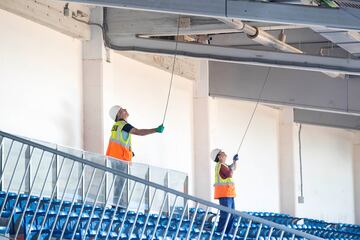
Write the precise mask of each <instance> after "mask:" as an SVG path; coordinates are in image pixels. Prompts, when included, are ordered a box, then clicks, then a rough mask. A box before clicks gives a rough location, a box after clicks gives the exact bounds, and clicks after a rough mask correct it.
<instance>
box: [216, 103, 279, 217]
mask: <svg viewBox="0 0 360 240" xmlns="http://www.w3.org/2000/svg"><path fill="white" fill-rule="evenodd" d="M254 107H255V103H248V102H240V101H235V100H228V99H221V98H215V99H213V100H212V101H211V106H210V109H211V119H210V128H211V129H210V131H211V147H212V148H221V149H224V151H225V152H226V153H227V155H228V163H231V162H232V157H233V155H234V154H235V153H236V151H237V149H238V146H239V144H240V142H241V138H242V136H243V134H244V132H245V129H246V126H247V123H248V121H249V119H250V116H251V114H252V111H253V110H254ZM277 139H278V111H277V110H274V109H271V108H268V107H264V106H259V107H258V109H257V111H256V114H255V116H254V119H253V121H252V124H251V126H250V128H249V131H248V133H247V136H246V138H245V141H244V143H243V145H242V148H241V150H240V153H239V158H240V160H239V161H238V169H237V171H236V173H235V174H234V181H235V183H236V191H237V197H236V202H235V205H236V208H237V209H239V210H246V211H273V212H278V211H279V201H280V200H279V195H280V193H279V166H278V164H279V163H278V159H279V157H278V141H277ZM214 166H215V164H213V168H214ZM213 174H214V173H213ZM212 179H213V178H212Z"/></svg>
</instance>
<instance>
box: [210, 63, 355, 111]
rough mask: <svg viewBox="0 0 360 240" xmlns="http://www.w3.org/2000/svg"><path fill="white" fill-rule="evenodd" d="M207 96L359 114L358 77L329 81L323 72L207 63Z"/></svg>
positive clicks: (330, 79) (331, 79) (329, 78)
mask: <svg viewBox="0 0 360 240" xmlns="http://www.w3.org/2000/svg"><path fill="white" fill-rule="evenodd" d="M209 71H210V75H209V81H210V95H211V96H222V97H228V98H237V99H243V100H249V101H258V99H259V95H260V91H261V88H262V86H263V84H264V81H265V80H266V78H267V75H268V74H269V75H268V78H267V82H266V84H265V87H264V90H263V92H262V94H261V96H260V101H261V102H265V103H272V104H279V105H288V106H295V107H300V108H306V109H313V110H324V111H333V112H342V113H355V114H359V113H360V94H359V93H360V78H349V79H348V78H345V79H343V78H331V77H328V76H326V75H325V74H322V73H315V72H309V71H299V70H289V69H280V68H271V69H270V70H269V68H265V67H259V66H250V65H240V64H229V63H220V62H210V66H209Z"/></svg>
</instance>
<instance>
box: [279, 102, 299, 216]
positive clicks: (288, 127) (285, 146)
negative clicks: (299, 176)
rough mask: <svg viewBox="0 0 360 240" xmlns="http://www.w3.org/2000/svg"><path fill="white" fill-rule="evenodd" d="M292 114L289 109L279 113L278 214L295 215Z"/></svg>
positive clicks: (295, 196)
mask: <svg viewBox="0 0 360 240" xmlns="http://www.w3.org/2000/svg"><path fill="white" fill-rule="evenodd" d="M293 116H294V114H293V110H292V109H291V108H284V109H282V110H280V113H279V139H278V141H279V163H280V164H279V173H280V182H279V187H280V212H282V213H286V214H290V215H293V216H294V215H295V214H296V201H297V195H296V186H295V178H294V176H295V160H294V156H295V153H294V151H295V147H294V144H295V143H296V142H295V140H296V139H295V138H294V132H293V127H294V124H293V122H294V117H293Z"/></svg>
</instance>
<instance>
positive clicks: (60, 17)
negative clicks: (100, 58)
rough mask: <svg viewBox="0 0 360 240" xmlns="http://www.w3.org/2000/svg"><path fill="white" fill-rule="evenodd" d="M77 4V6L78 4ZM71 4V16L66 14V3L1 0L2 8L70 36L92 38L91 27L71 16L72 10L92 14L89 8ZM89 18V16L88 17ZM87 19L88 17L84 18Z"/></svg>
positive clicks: (36, 0) (0, 7)
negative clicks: (64, 12)
mask: <svg viewBox="0 0 360 240" xmlns="http://www.w3.org/2000/svg"><path fill="white" fill-rule="evenodd" d="M76 5H77V6H76ZM76 5H75V4H70V6H69V11H70V13H69V14H70V16H64V14H63V9H64V6H65V3H62V2H55V1H47V0H1V1H0V9H3V10H5V11H9V12H11V13H14V14H16V15H19V16H21V17H24V18H26V19H29V20H31V21H34V22H36V23H39V24H41V25H44V26H47V27H50V28H52V29H54V30H56V31H59V32H61V33H64V34H66V35H68V36H71V37H74V38H79V39H82V40H89V39H90V27H89V25H87V24H85V23H81V22H78V21H75V20H74V19H72V18H71V12H72V11H74V12H77V10H80V11H81V12H82V13H85V14H86V15H88V16H89V15H90V13H89V9H88V8H87V7H84V6H80V5H79V4H76ZM87 18H88V17H87ZM84 20H85V21H87V19H84Z"/></svg>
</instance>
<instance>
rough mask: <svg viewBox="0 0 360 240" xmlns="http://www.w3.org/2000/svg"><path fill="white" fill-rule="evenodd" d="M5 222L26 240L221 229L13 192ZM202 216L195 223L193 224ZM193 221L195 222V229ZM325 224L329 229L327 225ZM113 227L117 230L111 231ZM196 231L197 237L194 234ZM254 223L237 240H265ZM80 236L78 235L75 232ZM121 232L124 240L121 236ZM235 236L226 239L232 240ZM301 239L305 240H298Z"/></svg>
mask: <svg viewBox="0 0 360 240" xmlns="http://www.w3.org/2000/svg"><path fill="white" fill-rule="evenodd" d="M0 207H1V209H2V213H1V217H2V218H4V219H8V222H7V223H6V225H9V227H10V228H9V229H7V228H6V225H4V226H1V227H0V232H2V234H10V235H14V234H15V233H16V230H17V228H18V227H19V226H20V229H21V232H20V233H21V234H23V235H24V237H27V236H28V237H30V238H33V237H36V236H38V235H39V234H40V233H41V235H40V239H48V238H49V237H50V235H52V237H54V238H60V237H61V235H62V234H63V237H64V238H72V235H73V233H74V232H75V236H74V238H75V239H83V238H84V237H86V238H95V237H98V238H100V239H106V238H107V237H108V238H110V239H150V238H151V237H152V235H154V239H164V235H165V234H166V236H167V238H165V239H176V238H177V239H185V238H186V237H187V235H188V234H190V235H189V236H190V239H195V238H197V237H198V236H199V235H200V229H201V226H202V223H203V221H204V219H205V222H204V229H203V231H202V233H201V239H209V238H210V235H211V231H212V229H213V226H214V224H215V221H216V219H215V214H214V213H211V212H209V213H208V214H207V215H205V214H206V212H205V211H204V210H203V209H201V208H199V209H197V211H196V209H194V208H190V209H189V214H188V215H187V214H185V217H184V218H183V219H182V215H183V212H184V209H183V208H181V207H177V208H176V209H174V214H173V216H172V218H171V221H170V219H169V217H168V216H166V215H165V214H164V215H160V216H159V215H158V214H145V213H142V212H139V213H136V212H134V211H128V212H126V211H125V210H124V209H115V208H103V207H102V206H93V205H91V204H83V203H81V202H75V203H72V202H70V201H60V200H58V199H54V200H52V199H50V198H47V197H44V198H41V199H40V198H39V197H38V196H30V195H28V194H19V195H18V194H16V193H13V192H9V193H6V192H0ZM195 212H196V215H195V217H194V218H193V216H194V214H195ZM249 214H251V215H254V216H257V217H262V218H265V219H267V220H270V221H274V222H276V223H279V224H283V225H286V226H288V227H290V228H293V229H297V230H301V231H304V232H307V233H309V234H313V235H316V236H319V237H322V238H326V239H360V226H357V225H349V224H329V223H326V222H324V221H318V220H312V221H310V219H309V221H305V224H301V225H299V224H296V223H297V222H298V221H299V220H300V219H298V218H294V217H291V216H289V215H286V214H276V213H256V212H253V213H249ZM192 219H194V222H193V224H192ZM319 223H326V225H325V224H324V225H321V224H319ZM110 226H111V227H110ZM190 226H192V227H191V231H189V229H190ZM248 226H249V221H248V220H246V219H241V221H240V224H239V226H238V232H237V234H236V237H235V239H237V240H240V239H243V238H244V236H245V235H246V236H247V237H248V239H255V238H256V237H257V236H259V239H260V240H264V239H266V238H267V236H268V235H269V233H270V231H271V229H270V228H269V227H268V226H265V225H262V226H260V224H257V223H251V227H250V229H249V231H247V229H248ZM236 227H237V220H236V219H235V221H234V226H233V229H235V228H236ZM75 230H76V231H75ZM119 232H120V236H119ZM271 236H272V237H271V240H277V239H280V237H281V231H279V230H274V231H272V233H271ZM291 237H292V236H291V234H285V235H284V236H283V238H282V239H284V240H289V239H291ZM232 238H233V235H232V234H229V235H227V236H225V237H224V238H223V239H225V240H226V239H232ZM212 239H215V240H216V239H221V234H220V233H214V235H213V238H212ZM296 239H299V240H300V238H296Z"/></svg>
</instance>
